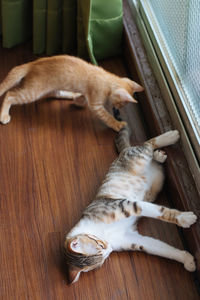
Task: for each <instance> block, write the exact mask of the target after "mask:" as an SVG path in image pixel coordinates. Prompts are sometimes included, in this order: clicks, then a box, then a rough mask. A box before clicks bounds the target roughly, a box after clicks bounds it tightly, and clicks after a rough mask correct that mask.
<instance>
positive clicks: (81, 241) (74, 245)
mask: <svg viewBox="0 0 200 300" xmlns="http://www.w3.org/2000/svg"><path fill="white" fill-rule="evenodd" d="M110 252H111V251H110V249H109V247H108V244H107V243H106V242H105V241H102V240H100V239H99V238H97V237H96V236H93V235H88V234H80V235H77V236H74V237H72V238H67V239H66V241H65V258H66V263H67V266H68V277H69V278H68V279H69V282H70V283H74V282H76V281H77V280H78V279H79V276H80V274H81V272H88V271H90V270H93V269H96V268H98V267H100V266H101V265H102V264H103V262H104V260H105V259H106V258H107V257H108V255H109V254H110Z"/></svg>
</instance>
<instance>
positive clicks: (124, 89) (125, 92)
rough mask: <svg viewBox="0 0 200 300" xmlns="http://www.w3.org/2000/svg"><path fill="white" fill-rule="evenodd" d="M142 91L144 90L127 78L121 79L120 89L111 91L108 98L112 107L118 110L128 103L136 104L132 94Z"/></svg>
mask: <svg viewBox="0 0 200 300" xmlns="http://www.w3.org/2000/svg"><path fill="white" fill-rule="evenodd" d="M143 90H144V88H143V87H142V86H141V85H139V84H138V83H136V82H135V81H133V80H130V79H129V78H121V87H120V88H117V89H116V90H115V91H113V92H112V93H111V95H110V97H109V98H110V100H111V102H112V104H113V106H114V107H115V108H117V109H119V108H121V107H123V106H124V105H125V104H127V103H129V102H132V103H137V101H136V100H135V99H134V98H133V94H134V93H135V92H141V91H143Z"/></svg>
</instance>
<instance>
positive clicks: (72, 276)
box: [68, 266, 81, 284]
mask: <svg viewBox="0 0 200 300" xmlns="http://www.w3.org/2000/svg"><path fill="white" fill-rule="evenodd" d="M80 274H81V270H80V269H78V268H75V267H72V266H70V267H69V268H68V282H69V284H72V283H75V282H76V281H78V279H79V276H80Z"/></svg>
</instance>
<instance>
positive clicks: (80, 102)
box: [47, 91, 87, 107]
mask: <svg viewBox="0 0 200 300" xmlns="http://www.w3.org/2000/svg"><path fill="white" fill-rule="evenodd" d="M47 97H48V98H59V99H69V100H73V101H74V102H73V103H74V104H75V105H76V106H79V107H85V106H86V104H87V101H86V98H85V97H84V96H83V95H82V94H80V93H74V92H68V91H54V92H51V93H49V94H48V95H47Z"/></svg>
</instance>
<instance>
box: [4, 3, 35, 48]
mask: <svg viewBox="0 0 200 300" xmlns="http://www.w3.org/2000/svg"><path fill="white" fill-rule="evenodd" d="M1 13H2V36H3V47H6V48H11V47H13V46H15V45H17V44H20V43H23V42H24V41H26V40H27V39H29V38H30V37H31V34H32V1H29V0H1Z"/></svg>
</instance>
